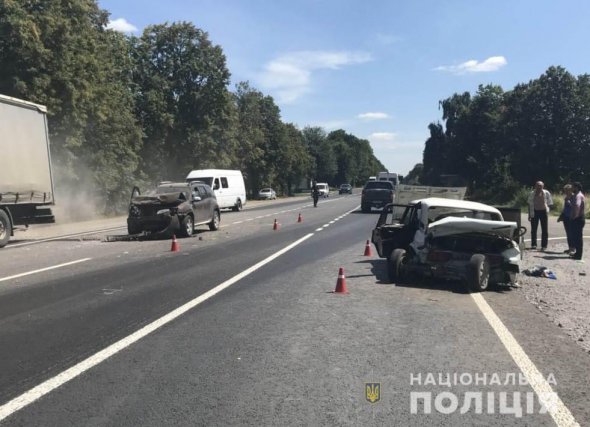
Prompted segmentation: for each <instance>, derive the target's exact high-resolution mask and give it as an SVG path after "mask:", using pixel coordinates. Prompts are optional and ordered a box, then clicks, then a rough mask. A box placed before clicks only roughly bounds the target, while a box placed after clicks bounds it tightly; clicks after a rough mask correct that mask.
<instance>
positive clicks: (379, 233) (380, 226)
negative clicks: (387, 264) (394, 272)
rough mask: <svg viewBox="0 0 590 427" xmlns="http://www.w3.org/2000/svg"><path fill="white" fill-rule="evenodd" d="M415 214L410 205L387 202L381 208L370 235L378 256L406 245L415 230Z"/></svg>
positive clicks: (385, 255) (404, 247)
mask: <svg viewBox="0 0 590 427" xmlns="http://www.w3.org/2000/svg"><path fill="white" fill-rule="evenodd" d="M416 215H417V214H416V209H415V206H412V205H398V204H388V205H386V206H385V208H383V211H382V212H381V215H380V216H379V219H378V220H377V225H376V226H375V228H374V229H373V234H372V236H371V241H372V242H373V244H374V245H375V248H377V252H378V253H379V256H380V257H382V258H387V257H389V255H390V254H391V252H392V251H393V250H394V249H396V248H402V249H406V248H407V247H408V245H409V244H410V243H411V241H412V239H413V237H414V233H415V231H416V227H415V225H416V224H415V223H416V218H417V217H416Z"/></svg>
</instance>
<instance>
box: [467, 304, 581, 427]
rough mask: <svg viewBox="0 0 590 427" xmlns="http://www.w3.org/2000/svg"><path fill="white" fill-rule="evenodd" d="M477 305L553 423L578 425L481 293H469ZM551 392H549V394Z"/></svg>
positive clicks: (559, 425)
mask: <svg viewBox="0 0 590 427" xmlns="http://www.w3.org/2000/svg"><path fill="white" fill-rule="evenodd" d="M471 296H472V297H473V300H474V301H475V304H476V305H477V307H478V308H479V309H480V310H481V312H482V313H483V315H484V317H485V318H486V320H487V321H488V322H489V324H490V325H491V327H492V329H494V332H496V335H498V337H499V338H500V341H502V344H504V347H506V350H508V353H510V356H512V359H514V361H515V362H516V364H517V365H518V367H519V368H520V370H521V371H522V373H523V374H524V375H525V377H526V379H527V381H528V382H529V384H530V385H531V387H532V388H533V390H534V391H535V393H537V396H538V397H539V401H540V402H542V403H543V404H544V406H546V407H547V410H548V412H549V413H550V414H551V417H553V420H554V421H555V424H557V426H558V427H561V426H564V427H565V426H579V424H578V423H577V422H576V420H575V418H574V416H573V415H572V413H571V412H570V411H569V409H568V408H567V407H566V406H565V405H564V403H563V401H562V400H561V399H560V398H559V396H557V393H555V392H554V391H553V389H552V388H551V386H550V385H549V383H548V382H547V380H546V379H545V378H544V377H543V375H542V374H541V372H539V370H538V369H537V367H536V366H535V364H534V363H533V362H532V361H531V359H530V358H529V357H528V356H527V354H526V353H525V351H524V350H523V349H522V347H521V346H520V344H519V343H518V341H516V339H515V338H514V336H513V335H512V334H511V333H510V331H509V330H508V328H506V326H505V325H504V323H502V321H501V320H500V318H499V317H498V316H497V315H496V313H494V310H492V308H491V307H490V306H489V304H488V303H487V301H486V300H485V299H484V297H483V296H482V295H481V294H471ZM549 393H551V394H549ZM548 396H555V398H554V399H553V400H551V399H548Z"/></svg>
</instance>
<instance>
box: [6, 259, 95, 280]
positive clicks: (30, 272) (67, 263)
mask: <svg viewBox="0 0 590 427" xmlns="http://www.w3.org/2000/svg"><path fill="white" fill-rule="evenodd" d="M91 259H92V258H82V259H78V260H76V261H70V262H65V263H63V264H58V265H53V266H51V267H45V268H40V269H38V270H33V271H27V272H26V273H20V274H15V275H14V276H8V277H2V278H0V282H4V281H6V280H11V279H17V278H19V277H24V276H29V275H31V274H37V273H42V272H44V271H49V270H55V269H56V268H61V267H67V266H68V265H74V264H78V263H81V262H86V261H90V260H91Z"/></svg>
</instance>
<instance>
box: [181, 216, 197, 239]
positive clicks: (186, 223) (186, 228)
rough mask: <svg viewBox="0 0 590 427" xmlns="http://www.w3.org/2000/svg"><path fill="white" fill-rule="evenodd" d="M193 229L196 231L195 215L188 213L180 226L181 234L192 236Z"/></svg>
mask: <svg viewBox="0 0 590 427" xmlns="http://www.w3.org/2000/svg"><path fill="white" fill-rule="evenodd" d="M193 231H195V223H194V221H193V217H192V216H190V215H187V216H185V217H184V219H183V220H182V224H181V226H180V235H181V236H182V237H190V236H192V235H193Z"/></svg>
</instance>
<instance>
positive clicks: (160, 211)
mask: <svg viewBox="0 0 590 427" xmlns="http://www.w3.org/2000/svg"><path fill="white" fill-rule="evenodd" d="M156 215H170V209H160V210H159V211H158V212H156Z"/></svg>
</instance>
